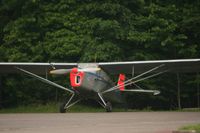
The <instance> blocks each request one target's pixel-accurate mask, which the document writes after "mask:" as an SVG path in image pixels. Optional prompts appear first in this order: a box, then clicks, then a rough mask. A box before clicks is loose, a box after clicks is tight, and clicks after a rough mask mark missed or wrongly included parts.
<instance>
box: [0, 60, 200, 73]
mask: <svg viewBox="0 0 200 133" xmlns="http://www.w3.org/2000/svg"><path fill="white" fill-rule="evenodd" d="M85 64H87V63H85ZM88 64H93V63H88ZM95 64H98V65H99V67H101V68H102V69H103V70H105V71H106V72H108V73H110V74H119V73H125V74H132V73H133V71H134V73H143V72H145V71H148V70H150V69H152V68H154V67H157V66H159V65H163V67H161V68H159V69H157V70H156V71H154V72H155V73H157V72H162V71H165V70H168V71H169V72H186V73H187V72H200V59H177V60H150V61H130V62H100V63H95ZM51 65H53V66H54V67H55V68H56V69H70V68H73V67H77V66H78V63H51V64H50V63H20V62H10V63H9V62H0V74H1V73H18V72H19V70H17V69H15V68H16V67H18V68H22V69H25V70H27V71H31V72H32V73H35V74H46V73H48V72H49V71H50V70H52V66H51Z"/></svg>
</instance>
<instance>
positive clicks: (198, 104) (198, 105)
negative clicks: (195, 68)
mask: <svg viewBox="0 0 200 133" xmlns="http://www.w3.org/2000/svg"><path fill="white" fill-rule="evenodd" d="M198 78H199V73H197V107H198V108H200V103H199V102H200V101H199V95H200V94H199V79H198Z"/></svg>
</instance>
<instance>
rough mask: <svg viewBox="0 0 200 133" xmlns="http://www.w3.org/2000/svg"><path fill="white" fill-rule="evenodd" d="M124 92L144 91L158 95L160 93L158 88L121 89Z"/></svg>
mask: <svg viewBox="0 0 200 133" xmlns="http://www.w3.org/2000/svg"><path fill="white" fill-rule="evenodd" d="M123 91H125V92H146V93H153V95H158V94H160V91H159V90H143V89H130V90H128V89H125V90H123Z"/></svg>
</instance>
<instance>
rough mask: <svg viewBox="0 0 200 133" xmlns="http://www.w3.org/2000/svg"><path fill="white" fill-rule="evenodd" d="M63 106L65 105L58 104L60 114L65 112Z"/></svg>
mask: <svg viewBox="0 0 200 133" xmlns="http://www.w3.org/2000/svg"><path fill="white" fill-rule="evenodd" d="M65 105H66V103H61V104H60V108H59V111H60V113H65V112H66V109H65Z"/></svg>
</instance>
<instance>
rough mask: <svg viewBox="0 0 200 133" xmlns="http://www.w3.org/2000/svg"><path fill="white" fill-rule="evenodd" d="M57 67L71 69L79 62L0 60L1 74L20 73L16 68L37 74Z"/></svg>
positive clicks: (42, 73) (43, 73)
mask: <svg viewBox="0 0 200 133" xmlns="http://www.w3.org/2000/svg"><path fill="white" fill-rule="evenodd" d="M52 67H55V68H56V69H70V68H73V67H77V63H28V62H26V63H25V62H21V63H20V62H0V74H3V73H19V72H20V71H19V70H18V69H16V68H21V69H24V70H27V71H30V72H32V73H35V74H39V75H45V74H46V73H49V71H50V70H52Z"/></svg>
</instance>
